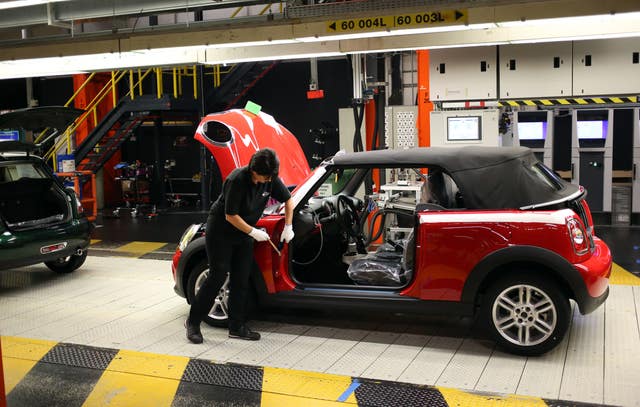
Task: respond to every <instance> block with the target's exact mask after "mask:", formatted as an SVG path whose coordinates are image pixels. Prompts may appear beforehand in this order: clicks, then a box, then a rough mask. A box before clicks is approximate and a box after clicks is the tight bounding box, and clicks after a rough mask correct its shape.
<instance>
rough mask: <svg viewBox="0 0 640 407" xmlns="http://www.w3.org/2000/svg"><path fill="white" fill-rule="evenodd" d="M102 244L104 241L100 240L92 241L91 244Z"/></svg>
mask: <svg viewBox="0 0 640 407" xmlns="http://www.w3.org/2000/svg"><path fill="white" fill-rule="evenodd" d="M100 242H102V240H100V239H91V243H90V244H96V243H100Z"/></svg>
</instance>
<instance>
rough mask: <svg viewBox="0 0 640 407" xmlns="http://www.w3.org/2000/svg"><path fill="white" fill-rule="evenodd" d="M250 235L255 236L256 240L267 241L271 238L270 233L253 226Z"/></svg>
mask: <svg viewBox="0 0 640 407" xmlns="http://www.w3.org/2000/svg"><path fill="white" fill-rule="evenodd" d="M249 236H251V237H252V238H254V239H255V240H256V242H266V241H267V240H269V234H268V233H267V232H265V231H264V230H262V229H256V228H251V232H249Z"/></svg>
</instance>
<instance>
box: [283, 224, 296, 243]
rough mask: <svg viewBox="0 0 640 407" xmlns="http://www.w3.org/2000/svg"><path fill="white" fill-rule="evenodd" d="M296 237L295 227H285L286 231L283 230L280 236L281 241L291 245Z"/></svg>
mask: <svg viewBox="0 0 640 407" xmlns="http://www.w3.org/2000/svg"><path fill="white" fill-rule="evenodd" d="M294 236H295V233H293V226H292V225H284V229H282V234H281V235H280V241H281V242H282V241H284V242H286V243H289V242H290V241H291V239H293V237H294Z"/></svg>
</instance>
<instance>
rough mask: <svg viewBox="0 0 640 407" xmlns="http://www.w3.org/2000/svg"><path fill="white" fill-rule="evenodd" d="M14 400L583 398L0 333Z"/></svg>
mask: <svg viewBox="0 0 640 407" xmlns="http://www.w3.org/2000/svg"><path fill="white" fill-rule="evenodd" d="M0 339H1V341H2V349H3V354H2V359H3V362H4V366H5V380H6V391H7V404H8V405H9V406H44V405H47V406H51V405H60V406H63V405H64V406H72V405H77V406H80V405H82V406H104V405H114V406H116V405H117V406H193V405H241V406H269V407H270V406H298V405H300V406H302V405H304V406H337V405H344V404H348V405H357V406H384V407H390V406H402V407H410V406H434V407H440V406H442V407H448V406H459V407H463V406H474V407H475V406H519V407H528V406H531V407H533V406H540V407H543V406H559V405H571V406H581V405H584V404H581V403H576V402H573V401H572V402H564V401H559V400H545V399H542V398H539V397H529V396H518V395H496V394H480V393H470V392H466V391H461V390H455V389H449V388H443V387H434V386H426V385H415V384H408V383H398V382H385V381H379V380H370V379H363V378H355V377H349V376H341V375H333V374H324V373H313V372H305V371H299V370H290V369H281V368H272V367H257V366H246V365H237V364H219V363H215V362H212V361H208V360H201V359H192V358H188V357H183V356H169V355H159V354H152V353H144V352H135V351H128V350H115V349H106V348H96V347H89V346H83V345H74V344H69V343H57V342H53V341H46V340H37V339H26V338H19V337H8V336H5V337H0Z"/></svg>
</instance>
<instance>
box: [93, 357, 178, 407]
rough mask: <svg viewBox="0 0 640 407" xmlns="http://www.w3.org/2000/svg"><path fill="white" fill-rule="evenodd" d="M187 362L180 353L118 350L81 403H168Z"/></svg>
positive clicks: (125, 404) (114, 404)
mask: <svg viewBox="0 0 640 407" xmlns="http://www.w3.org/2000/svg"><path fill="white" fill-rule="evenodd" d="M188 363H189V358H187V357H182V356H169V355H156V354H151V353H143V352H134V351H126V350H121V351H120V352H118V354H117V355H116V356H115V358H113V360H112V361H111V363H110V364H109V366H107V368H106V369H105V371H104V373H103V374H102V376H101V377H100V380H98V383H96V385H95V387H94V388H93V391H92V392H91V394H90V395H89V397H87V399H86V400H85V402H84V404H83V405H84V406H104V405H109V406H171V403H172V402H173V398H174V397H175V394H176V391H177V390H178V385H179V384H180V378H182V374H183V372H184V370H185V369H186V367H187V364H188Z"/></svg>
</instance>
